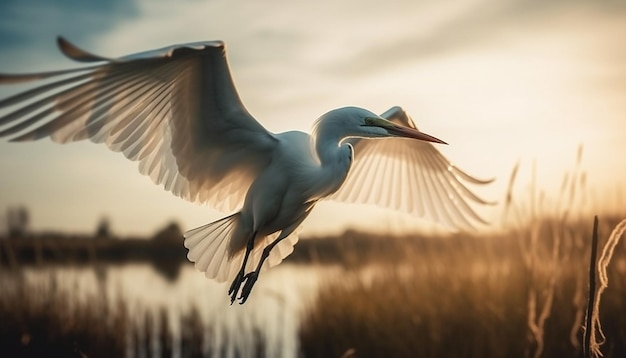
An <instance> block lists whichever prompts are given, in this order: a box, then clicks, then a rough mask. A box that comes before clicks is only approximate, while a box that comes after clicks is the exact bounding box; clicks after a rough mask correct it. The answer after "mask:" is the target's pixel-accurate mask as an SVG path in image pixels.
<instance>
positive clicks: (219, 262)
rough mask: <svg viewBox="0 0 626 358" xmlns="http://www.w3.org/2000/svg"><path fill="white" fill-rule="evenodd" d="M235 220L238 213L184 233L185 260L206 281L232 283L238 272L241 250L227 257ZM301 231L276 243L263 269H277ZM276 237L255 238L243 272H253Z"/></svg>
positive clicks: (290, 250)
mask: <svg viewBox="0 0 626 358" xmlns="http://www.w3.org/2000/svg"><path fill="white" fill-rule="evenodd" d="M238 219H239V213H236V214H233V215H230V216H227V217H225V218H222V219H220V220H217V221H214V222H212V223H210V224H207V225H204V226H201V227H198V228H196V229H193V230H190V231H187V232H186V233H185V247H186V248H187V249H189V252H188V254H187V258H188V259H189V261H191V262H194V263H195V267H196V269H197V270H198V271H200V272H204V273H205V276H206V277H207V278H210V279H215V280H217V281H219V282H226V281H231V280H233V279H234V278H235V276H236V275H237V272H238V271H239V269H240V268H241V264H242V263H243V256H244V254H245V250H241V251H239V252H237V253H236V254H235V255H229V254H228V247H229V245H228V243H229V241H230V239H231V236H232V233H233V230H234V228H235V226H236V223H237V220H238ZM300 231H301V230H300V229H299V228H298V229H296V230H294V232H292V233H291V234H290V235H289V236H287V237H286V238H285V239H284V240H282V241H281V242H280V243H278V244H277V245H276V246H275V247H274V249H273V250H272V251H271V252H270V255H269V257H268V258H267V260H266V262H265V264H264V265H263V268H262V269H265V268H267V267H272V266H276V265H278V264H279V263H281V262H282V260H283V259H284V258H285V257H287V256H289V254H291V253H292V252H293V247H294V245H295V244H296V243H297V242H298V234H299V233H300ZM279 234H280V231H279V232H275V233H273V234H271V235H267V236H265V237H257V238H256V240H255V245H254V249H253V250H252V252H251V253H250V257H249V259H248V263H247V265H246V272H250V271H252V270H254V269H255V268H256V265H257V264H258V262H259V260H260V259H261V255H262V254H263V249H264V248H265V247H266V246H267V245H269V244H270V243H271V242H272V241H274V240H276V239H277V238H278V235H279Z"/></svg>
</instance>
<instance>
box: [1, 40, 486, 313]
mask: <svg viewBox="0 0 626 358" xmlns="http://www.w3.org/2000/svg"><path fill="white" fill-rule="evenodd" d="M59 46H60V48H61V50H62V51H63V52H64V53H65V54H66V55H67V56H68V57H70V58H72V59H74V60H77V61H83V62H103V63H104V64H101V65H96V66H92V67H84V68H79V69H73V70H66V71H57V72H48V73H39V74H28V75H0V84H3V83H4V84H8V83H17V82H26V81H33V80H50V81H49V82H48V83H45V84H43V85H40V86H38V87H35V88H33V89H31V90H27V91H25V92H21V93H18V94H16V95H14V96H11V97H9V98H6V99H3V100H1V101H0V110H1V109H5V110H8V113H5V114H2V115H0V137H2V136H10V137H12V140H14V141H24V140H33V139H39V138H43V137H51V138H52V139H53V140H55V141H57V142H61V143H65V142H70V141H76V140H82V139H90V140H92V141H94V142H97V143H100V142H104V143H105V144H106V145H107V146H108V147H109V148H111V149H112V150H115V151H120V152H122V153H123V154H124V155H125V156H126V157H127V158H129V159H131V160H134V161H138V162H139V170H140V172H141V173H143V174H146V175H149V176H150V177H151V178H152V180H153V181H154V182H155V183H157V184H162V185H163V186H164V188H165V189H166V190H170V191H172V192H173V193H174V194H175V195H178V196H180V197H182V198H185V199H187V200H190V201H195V202H203V203H207V204H208V205H210V206H213V207H215V208H217V209H221V210H225V211H231V212H232V214H230V215H228V216H226V217H224V218H222V219H220V220H217V221H215V222H212V223H210V224H208V225H205V226H202V227H200V228H197V229H194V230H191V231H189V232H187V233H186V234H185V246H186V247H187V248H188V249H189V254H188V258H189V259H190V260H191V261H193V262H195V265H196V268H198V269H199V270H200V271H203V272H205V274H206V276H207V277H209V278H215V279H218V280H220V281H226V280H232V284H231V288H230V290H229V294H230V295H231V302H232V301H234V300H235V299H236V298H237V295H238V293H239V292H240V290H241V296H240V298H241V303H243V302H245V300H246V299H247V298H248V295H249V294H250V291H251V290H252V287H253V286H254V283H255V281H256V280H257V278H258V275H259V273H260V271H261V269H262V268H263V267H265V266H266V264H269V266H274V265H276V264H278V263H280V262H281V261H282V260H283V259H284V258H285V257H286V256H287V255H289V254H290V253H291V252H292V251H293V246H294V245H295V243H296V241H297V239H298V231H299V228H300V226H301V224H302V222H303V221H304V220H305V219H306V217H307V216H308V215H309V214H310V212H311V210H312V209H313V207H314V206H315V204H316V203H317V202H318V201H319V200H322V199H328V198H330V199H334V200H340V201H346V202H357V203H365V204H376V205H380V206H384V207H388V208H391V209H396V210H401V211H405V212H408V213H414V214H419V215H430V216H431V217H432V218H433V219H435V220H436V221H441V222H444V223H447V224H449V225H453V226H471V221H478V222H482V219H481V218H480V217H479V216H478V215H477V214H476V213H475V212H474V211H473V210H472V209H471V207H470V206H469V205H468V204H467V203H466V201H467V200H469V201H474V202H477V203H485V202H484V201H483V200H481V199H480V198H478V197H477V196H476V195H474V194H473V193H472V192H471V191H470V190H469V189H467V188H466V186H465V184H464V182H468V183H474V184H484V183H487V182H489V181H481V180H478V179H475V178H473V177H471V176H469V175H468V174H466V173H465V172H463V171H461V170H460V169H458V168H456V167H454V166H453V165H452V164H450V162H449V161H447V160H446V159H445V158H444V157H443V156H442V155H441V154H440V153H439V152H438V151H437V150H436V149H435V148H434V147H433V146H432V145H431V144H429V143H427V142H435V143H443V142H442V141H440V140H439V139H436V138H434V137H431V136H429V135H427V134H424V133H422V132H420V131H418V130H417V129H416V127H415V124H414V123H413V121H412V120H411V119H410V117H409V116H408V115H407V114H406V113H405V112H404V111H403V110H402V109H401V108H399V107H393V108H391V109H390V110H388V111H387V112H385V113H383V114H382V115H381V116H378V115H376V114H374V113H372V112H370V111H368V110H365V109H362V108H357V107H344V108H339V109H335V110H332V111H330V112H327V113H326V114H324V115H322V116H321V117H320V118H319V119H318V120H317V121H316V123H315V125H314V128H313V133H312V134H307V133H304V132H299V131H290V132H285V133H271V132H269V131H267V130H266V129H265V128H264V127H263V126H262V125H261V124H260V123H259V122H257V121H256V120H255V119H254V118H253V117H252V116H251V115H250V114H249V113H248V112H247V110H246V109H245V107H244V106H243V104H242V103H241V101H240V99H239V97H238V95H237V92H236V90H235V87H234V84H233V82H232V79H231V76H230V72H229V69H228V64H227V61H226V57H225V49H224V45H223V43H221V42H219V41H212V42H203V43H193V44H187V45H178V46H171V47H168V48H164V49H161V50H154V51H148V52H144V53H139V54H135V55H131V56H126V57H122V58H119V59H108V58H104V57H101V56H97V55H93V54H90V53H88V52H86V51H84V50H81V49H79V48H77V47H75V46H73V45H71V44H70V43H68V42H67V41H65V40H63V39H59ZM407 138H408V139H407ZM371 139H380V140H371ZM241 285H243V288H241Z"/></svg>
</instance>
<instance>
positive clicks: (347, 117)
mask: <svg viewBox="0 0 626 358" xmlns="http://www.w3.org/2000/svg"><path fill="white" fill-rule="evenodd" d="M319 124H320V125H326V126H328V127H332V128H333V131H334V132H335V133H338V132H339V133H342V134H343V135H344V136H346V137H357V138H388V137H402V138H412V139H418V140H423V141H426V142H433V143H441V144H447V143H446V142H444V141H442V140H441V139H438V138H435V137H433V136H431V135H429V134H426V133H422V132H420V131H419V130H417V129H415V128H411V127H407V126H404V125H401V124H397V123H394V122H392V121H389V120H387V119H384V118H382V117H381V116H379V115H377V114H375V113H373V112H370V111H368V110H366V109H363V108H358V107H344V108H339V109H335V110H332V111H330V112H328V113H326V114H325V115H324V116H322V117H321V118H320V121H319Z"/></svg>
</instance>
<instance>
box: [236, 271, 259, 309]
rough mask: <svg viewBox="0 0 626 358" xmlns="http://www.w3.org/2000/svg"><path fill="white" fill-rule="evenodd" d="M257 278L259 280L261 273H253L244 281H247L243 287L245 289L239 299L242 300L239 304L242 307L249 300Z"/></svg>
mask: <svg viewBox="0 0 626 358" xmlns="http://www.w3.org/2000/svg"><path fill="white" fill-rule="evenodd" d="M257 278H259V271H258V270H257V271H253V272H250V273H248V274H247V275H246V276H245V277H244V279H245V280H246V283H245V284H244V285H243V288H242V289H241V296H240V297H239V299H240V300H241V301H240V302H239V304H240V305H243V304H244V303H246V300H247V299H248V296H250V292H252V287H254V284H255V283H256V280H257Z"/></svg>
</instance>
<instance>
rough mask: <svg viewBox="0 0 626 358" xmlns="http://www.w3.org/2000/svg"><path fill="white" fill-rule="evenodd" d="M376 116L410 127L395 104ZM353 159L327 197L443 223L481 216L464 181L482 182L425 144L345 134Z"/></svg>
mask: <svg viewBox="0 0 626 358" xmlns="http://www.w3.org/2000/svg"><path fill="white" fill-rule="evenodd" d="M381 117H383V118H385V119H388V120H390V121H392V122H396V123H398V124H401V125H403V126H407V127H411V128H416V127H415V123H413V120H412V119H411V118H410V117H409V115H408V114H406V112H405V111H404V110H403V109H402V108H400V107H393V108H391V109H389V110H388V111H386V112H385V113H383V114H382V115H381ZM349 142H350V143H351V144H352V145H353V147H354V162H353V164H352V167H351V169H350V171H349V173H348V177H347V178H346V181H345V182H344V184H343V185H342V186H341V188H340V189H339V190H338V191H337V192H335V193H334V194H333V195H331V196H330V197H329V199H331V200H336V201H342V202H351V203H361V204H373V205H377V206H381V207H385V208H389V209H394V210H398V211H403V212H406V213H410V214H416V215H419V216H426V217H429V218H430V219H432V220H434V221H437V222H440V223H443V224H445V225H447V226H450V227H453V228H471V227H474V225H473V224H475V223H485V221H484V220H483V219H482V218H481V217H480V216H479V215H478V214H477V213H476V212H475V211H474V209H473V208H472V206H471V205H472V204H488V202H486V201H485V200H483V199H481V198H479V197H478V196H477V195H475V194H474V193H473V192H472V191H471V190H470V189H469V188H468V187H467V184H468V183H469V184H487V183H490V182H491V181H492V180H480V179H476V178H474V177H473V176H470V175H469V174H467V173H465V172H464V171H462V170H461V169H459V168H457V167H455V166H454V165H453V164H452V163H450V161H449V160H448V159H446V158H445V157H444V156H443V155H442V154H441V153H440V152H439V151H438V150H437V149H436V148H435V147H434V146H433V145H432V144H431V143H428V142H423V141H419V140H410V139H406V138H384V139H374V140H368V139H350V140H349Z"/></svg>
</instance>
